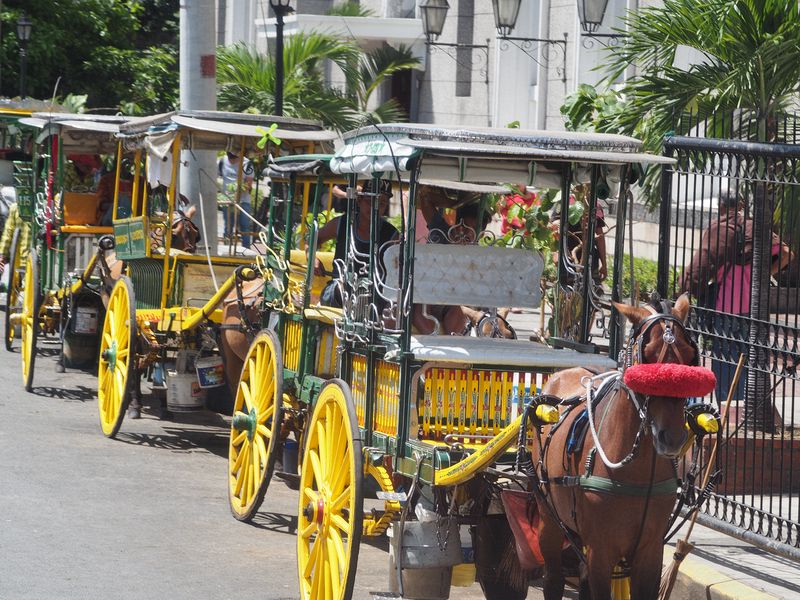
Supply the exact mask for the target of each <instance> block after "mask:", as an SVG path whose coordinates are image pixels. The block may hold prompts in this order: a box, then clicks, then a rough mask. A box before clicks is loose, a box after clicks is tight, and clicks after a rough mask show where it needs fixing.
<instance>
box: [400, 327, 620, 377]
mask: <svg viewBox="0 0 800 600" xmlns="http://www.w3.org/2000/svg"><path fill="white" fill-rule="evenodd" d="M410 350H411V352H412V353H413V354H414V358H415V359H417V360H423V361H426V362H427V361H436V362H448V363H461V364H476V365H498V366H499V365H506V366H513V367H542V368H547V369H567V368H570V367H595V368H597V369H601V370H606V369H607V370H611V369H615V368H616V367H617V363H616V361H614V360H612V359H610V358H609V357H607V356H603V355H600V354H588V353H586V352H578V351H577V350H556V349H554V348H551V347H550V346H547V345H545V344H539V343H536V342H529V341H526V340H506V339H499V338H485V337H470V336H459V335H413V336H411V344H410Z"/></svg>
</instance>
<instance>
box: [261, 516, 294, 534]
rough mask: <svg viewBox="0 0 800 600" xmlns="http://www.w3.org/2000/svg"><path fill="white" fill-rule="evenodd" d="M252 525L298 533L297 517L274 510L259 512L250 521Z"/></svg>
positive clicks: (276, 530)
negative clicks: (274, 511)
mask: <svg viewBox="0 0 800 600" xmlns="http://www.w3.org/2000/svg"><path fill="white" fill-rule="evenodd" d="M250 525H252V526H253V527H256V528H258V529H266V530H267V531H274V532H276V533H285V534H288V535H295V534H296V533H297V517H294V516H292V515H284V514H281V513H273V512H259V513H256V516H255V517H253V520H252V521H250Z"/></svg>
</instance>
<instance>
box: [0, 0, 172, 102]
mask: <svg viewBox="0 0 800 600" xmlns="http://www.w3.org/2000/svg"><path fill="white" fill-rule="evenodd" d="M23 10H24V11H25V13H26V14H27V15H28V17H29V18H30V20H31V22H32V24H33V27H32V32H31V39H30V41H29V43H28V84H27V87H28V95H29V96H32V97H38V98H46V99H49V98H51V97H53V96H66V95H69V94H76V95H78V94H85V95H87V96H88V99H87V102H86V108H87V110H96V109H106V110H112V111H116V110H120V109H123V108H125V109H132V110H136V111H139V112H155V111H162V110H168V109H170V108H172V107H173V106H174V105H175V104H176V98H177V89H178V72H177V60H176V57H177V35H178V30H177V17H176V15H177V12H178V0H5V1H4V2H3V4H2V11H1V12H0V19H2V28H3V40H2V43H0V61H2V64H3V72H2V75H3V79H2V88H0V94H2V95H5V96H14V95H16V94H17V92H18V82H19V70H18V69H19V62H20V61H19V42H18V40H17V38H16V21H17V19H18V18H19V17H20V16H21V15H22V12H23Z"/></svg>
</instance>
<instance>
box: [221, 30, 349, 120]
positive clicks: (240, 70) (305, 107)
mask: <svg viewBox="0 0 800 600" xmlns="http://www.w3.org/2000/svg"><path fill="white" fill-rule="evenodd" d="M355 56H356V53H355V48H354V47H353V46H352V45H351V44H350V43H348V42H342V41H340V40H337V39H336V38H334V37H332V36H328V35H322V34H318V33H310V34H304V33H298V34H296V35H293V36H291V37H290V38H288V39H287V41H286V45H285V47H284V92H283V111H284V114H285V115H287V116H292V117H298V118H305V119H316V120H319V121H322V122H323V123H325V124H327V125H329V126H331V127H334V128H336V129H340V130H344V129H349V128H351V127H352V126H353V124H354V123H355V122H356V120H357V119H356V116H355V113H354V110H353V109H352V106H351V103H350V102H349V101H348V99H347V98H346V97H345V96H344V94H343V93H342V92H341V91H340V90H337V89H335V88H331V87H329V86H326V85H325V84H324V82H323V73H322V68H323V66H324V61H325V60H326V59H327V60H331V61H332V62H334V63H335V64H337V65H338V66H339V67H341V68H345V69H346V68H349V64H350V62H351V61H352V59H353V58H354V57H355ZM217 85H218V93H217V104H218V106H219V108H220V110H230V111H236V112H246V111H248V110H249V111H252V110H253V109H255V110H256V111H257V112H260V113H263V114H273V113H274V112H275V63H274V61H273V59H272V57H271V56H267V55H264V54H260V53H259V52H256V51H255V50H253V49H251V48H248V47H247V46H246V45H244V44H237V45H235V46H228V47H220V48H218V49H217Z"/></svg>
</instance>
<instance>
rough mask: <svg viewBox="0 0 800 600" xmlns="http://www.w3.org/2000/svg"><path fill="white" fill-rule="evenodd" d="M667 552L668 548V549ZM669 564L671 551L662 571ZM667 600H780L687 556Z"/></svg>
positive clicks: (666, 557)
mask: <svg viewBox="0 0 800 600" xmlns="http://www.w3.org/2000/svg"><path fill="white" fill-rule="evenodd" d="M668 550H669V549H668ZM671 563H672V552H670V551H668V552H665V553H664V568H665V569H666V568H667V567H668V566H669V565H670V564H671ZM671 598H674V599H675V600H780V598H778V597H776V596H773V595H771V594H767V593H766V592H761V591H759V590H756V589H754V588H752V587H750V586H748V585H745V584H744V583H741V582H740V581H737V580H735V579H731V578H730V577H729V576H727V575H723V574H722V573H720V572H719V571H717V570H715V569H713V568H711V567H709V566H707V565H705V564H703V563H702V562H701V561H699V560H697V559H695V558H692V556H691V555H690V556H687V557H686V558H685V559H684V560H683V562H682V563H681V568H680V571H678V578H677V579H676V580H675V587H674V588H673V590H672V595H671Z"/></svg>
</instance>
